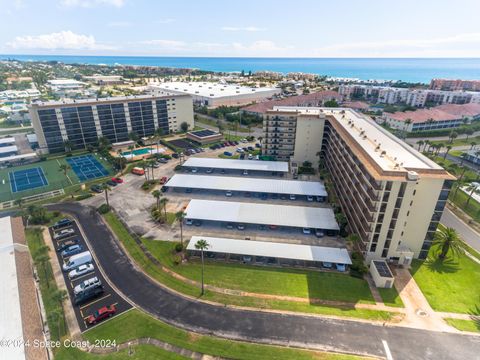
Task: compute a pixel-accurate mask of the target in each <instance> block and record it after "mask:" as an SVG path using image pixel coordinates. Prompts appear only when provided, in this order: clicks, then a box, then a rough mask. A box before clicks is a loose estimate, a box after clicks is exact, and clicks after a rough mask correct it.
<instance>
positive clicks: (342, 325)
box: [51, 203, 480, 360]
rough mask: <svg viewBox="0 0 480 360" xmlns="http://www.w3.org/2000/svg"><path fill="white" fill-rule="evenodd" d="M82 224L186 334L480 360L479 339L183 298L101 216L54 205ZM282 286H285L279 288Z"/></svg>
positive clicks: (146, 300) (125, 282)
mask: <svg viewBox="0 0 480 360" xmlns="http://www.w3.org/2000/svg"><path fill="white" fill-rule="evenodd" d="M51 208H54V209H58V210H60V211H63V212H66V213H70V214H72V215H74V216H75V217H76V218H77V219H79V220H80V223H81V225H82V227H83V229H84V232H85V234H86V236H87V238H88V239H89V241H90V245H91V249H92V250H93V251H94V252H95V253H96V256H97V258H98V259H102V261H101V264H100V265H101V266H102V268H103V270H104V272H105V274H106V276H107V277H108V278H109V279H110V281H111V282H112V283H113V284H114V285H115V287H116V288H117V289H119V290H120V291H121V292H122V293H123V294H124V295H125V296H127V297H128V298H129V299H130V300H132V301H133V302H134V303H135V304H136V305H138V306H139V307H141V308H143V309H144V310H146V311H147V312H149V313H151V314H153V315H155V316H156V317H158V318H159V319H161V320H163V321H165V322H167V323H169V324H172V325H176V326H179V327H182V328H184V329H188V330H192V331H197V332H202V333H209V334H214V335H217V336H222V337H228V338H234V339H249V340H252V341H256V342H264V343H276V344H283V345H291V346H301V347H307V348H316V349H326V350H336V351H342V352H349V353H357V354H364V355H371V356H380V357H386V349H385V344H387V346H388V348H389V350H390V351H391V353H392V358H393V359H395V360H397V359H402V360H403V359H405V360H410V359H411V360H414V359H415V360H418V359H435V360H442V359H478V358H479V354H480V352H479V350H480V337H476V336H470V335H461V334H449V333H440V332H430V331H424V330H417V329H410V328H401V327H384V326H380V325H373V324H368V323H361V322H356V321H349V320H333V319H321V318H316V317H309V316H302V315H286V314H277V313H268V312H260V311H248V310H238V309H232V308H227V307H222V306H216V305H210V304H206V303H202V302H197V301H194V300H191V299H187V298H184V297H183V296H180V295H178V294H175V293H172V292H170V291H169V290H168V289H165V288H163V287H162V286H160V285H159V284H157V283H155V282H153V281H152V280H150V279H149V278H148V277H147V276H145V275H144V274H143V273H142V272H141V271H139V269H137V268H136V267H135V266H134V265H133V264H132V263H131V262H130V260H129V259H128V258H127V256H126V255H125V253H124V252H123V250H122V249H121V248H120V246H119V245H118V244H117V242H116V240H115V238H114V237H113V235H112V234H111V232H110V231H109V230H108V228H107V227H106V226H105V225H104V224H103V222H102V221H101V219H100V218H99V216H98V215H97V214H94V213H93V212H91V211H90V209H88V208H85V207H82V206H81V205H80V204H78V203H63V204H56V205H52V206H51ZM279 286H280V284H279Z"/></svg>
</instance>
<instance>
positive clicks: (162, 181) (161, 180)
mask: <svg viewBox="0 0 480 360" xmlns="http://www.w3.org/2000/svg"><path fill="white" fill-rule="evenodd" d="M167 181H168V177H166V176H163V177H162V178H161V179H160V185H163V184H165V183H166V182H167Z"/></svg>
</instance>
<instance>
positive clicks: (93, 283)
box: [73, 276, 102, 295]
mask: <svg viewBox="0 0 480 360" xmlns="http://www.w3.org/2000/svg"><path fill="white" fill-rule="evenodd" d="M98 287H102V281H101V280H100V279H99V278H98V277H96V276H94V277H91V278H90V279H87V280H83V281H82V282H81V283H80V284H78V285H77V286H75V287H74V288H73V293H74V294H75V295H77V294H80V293H82V292H84V291H88V290H89V289H94V288H98Z"/></svg>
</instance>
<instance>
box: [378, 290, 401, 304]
mask: <svg viewBox="0 0 480 360" xmlns="http://www.w3.org/2000/svg"><path fill="white" fill-rule="evenodd" d="M378 292H379V293H380V296H381V297H382V299H383V302H384V304H385V305H387V306H394V307H404V305H403V301H402V299H401V298H400V295H398V292H397V289H395V287H392V288H390V289H383V288H378Z"/></svg>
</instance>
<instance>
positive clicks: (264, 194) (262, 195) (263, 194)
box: [260, 193, 268, 200]
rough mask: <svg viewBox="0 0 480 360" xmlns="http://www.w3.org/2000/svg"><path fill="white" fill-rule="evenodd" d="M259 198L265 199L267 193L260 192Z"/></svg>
mask: <svg viewBox="0 0 480 360" xmlns="http://www.w3.org/2000/svg"><path fill="white" fill-rule="evenodd" d="M260 199H262V200H267V199H268V194H266V193H262V194H261V195H260Z"/></svg>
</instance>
